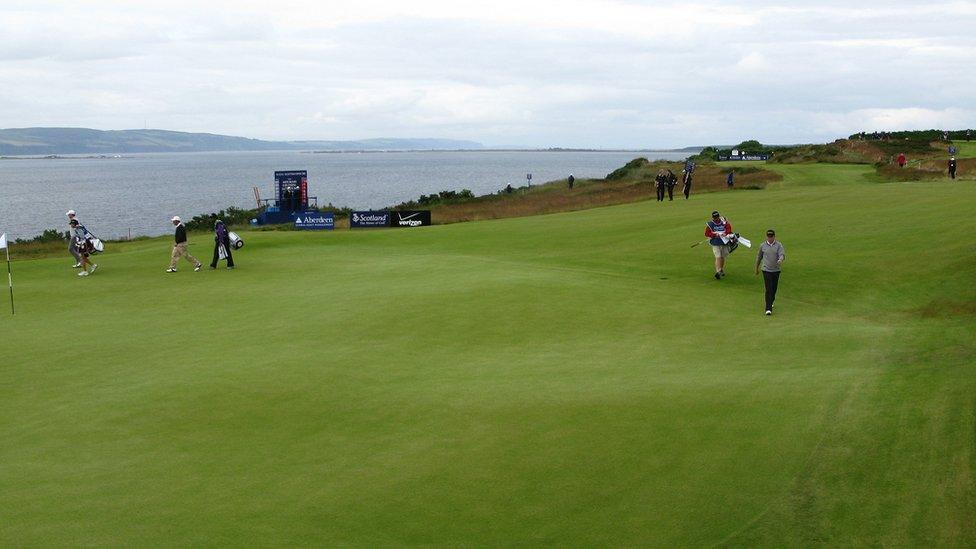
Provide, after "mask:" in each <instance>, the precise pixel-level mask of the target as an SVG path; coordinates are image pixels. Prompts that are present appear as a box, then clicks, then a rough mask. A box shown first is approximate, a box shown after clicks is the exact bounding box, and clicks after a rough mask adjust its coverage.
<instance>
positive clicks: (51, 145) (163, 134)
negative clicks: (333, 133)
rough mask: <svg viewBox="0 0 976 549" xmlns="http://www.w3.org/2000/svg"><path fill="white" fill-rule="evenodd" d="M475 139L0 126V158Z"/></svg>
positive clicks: (438, 144) (425, 146) (434, 146)
mask: <svg viewBox="0 0 976 549" xmlns="http://www.w3.org/2000/svg"><path fill="white" fill-rule="evenodd" d="M480 148H482V145H481V143H477V142H475V141H459V140H453V139H392V138H391V139H387V138H381V139H363V140H359V141H263V140H260V139H249V138H246V137H235V136H230V135H217V134H212V133H186V132H174V131H168V130H111V131H103V130H92V129H88V128H10V129H0V156H13V155H48V154H124V153H143V152H203V151H271V150H316V151H379V150H453V149H480Z"/></svg>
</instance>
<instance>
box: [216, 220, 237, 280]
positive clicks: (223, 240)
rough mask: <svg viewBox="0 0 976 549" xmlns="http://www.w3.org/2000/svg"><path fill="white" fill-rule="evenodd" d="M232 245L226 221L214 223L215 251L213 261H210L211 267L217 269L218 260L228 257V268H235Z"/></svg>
mask: <svg viewBox="0 0 976 549" xmlns="http://www.w3.org/2000/svg"><path fill="white" fill-rule="evenodd" d="M232 247H233V246H231V245H230V233H228V232H227V227H224V222H223V221H221V220H219V219H218V220H217V222H216V223H215V224H214V253H213V261H211V262H210V268H211V269H216V268H217V262H218V261H220V260H221V259H225V258H226V259H227V269H228V270H230V269H233V268H234V256H233V255H232V254H231V251H230V250H231V248H232Z"/></svg>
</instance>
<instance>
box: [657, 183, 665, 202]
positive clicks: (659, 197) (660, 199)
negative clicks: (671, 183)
mask: <svg viewBox="0 0 976 549" xmlns="http://www.w3.org/2000/svg"><path fill="white" fill-rule="evenodd" d="M657 201H658V202H664V185H658V186H657Z"/></svg>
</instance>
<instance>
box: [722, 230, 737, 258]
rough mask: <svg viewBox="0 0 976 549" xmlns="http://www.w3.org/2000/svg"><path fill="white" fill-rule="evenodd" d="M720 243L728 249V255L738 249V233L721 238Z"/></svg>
mask: <svg viewBox="0 0 976 549" xmlns="http://www.w3.org/2000/svg"><path fill="white" fill-rule="evenodd" d="M722 242H724V243H725V245H726V246H728V247H729V254H730V255H731V254H732V252H734V251H735V249H736V248H738V247H739V233H732V234H730V235H726V236H723V237H722Z"/></svg>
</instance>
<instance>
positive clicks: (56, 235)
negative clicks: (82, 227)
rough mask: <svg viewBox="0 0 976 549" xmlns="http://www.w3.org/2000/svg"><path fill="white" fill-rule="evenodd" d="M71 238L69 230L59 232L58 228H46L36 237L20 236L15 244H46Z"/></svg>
mask: <svg viewBox="0 0 976 549" xmlns="http://www.w3.org/2000/svg"><path fill="white" fill-rule="evenodd" d="M69 238H71V233H69V232H68V231H65V232H63V233H62V232H59V231H57V230H56V229H45V230H44V232H42V233H41V234H39V235H37V236H35V237H34V238H18V239H17V240H14V244H44V243H47V242H67V241H68V239H69Z"/></svg>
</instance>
